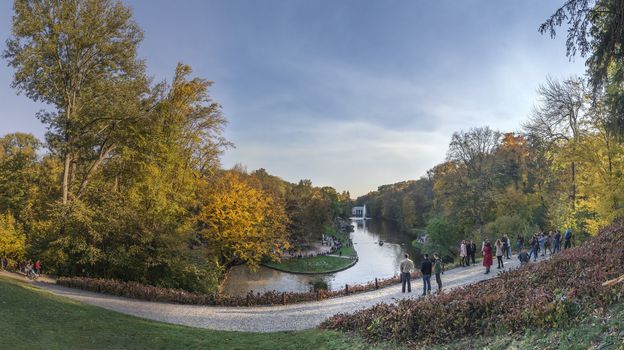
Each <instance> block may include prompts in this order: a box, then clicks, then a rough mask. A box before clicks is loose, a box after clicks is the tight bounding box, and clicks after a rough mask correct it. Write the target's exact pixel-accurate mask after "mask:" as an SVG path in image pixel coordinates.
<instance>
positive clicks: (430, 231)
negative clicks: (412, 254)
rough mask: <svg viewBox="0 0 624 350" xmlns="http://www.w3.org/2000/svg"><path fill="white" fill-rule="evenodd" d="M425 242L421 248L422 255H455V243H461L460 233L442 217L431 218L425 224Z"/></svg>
mask: <svg viewBox="0 0 624 350" xmlns="http://www.w3.org/2000/svg"><path fill="white" fill-rule="evenodd" d="M426 231H427V241H426V243H425V244H424V246H423V253H428V254H433V253H436V252H437V253H440V254H443V255H451V256H455V255H457V247H459V246H458V245H457V244H456V242H458V241H461V239H462V235H461V231H459V230H457V229H456V228H455V227H453V225H451V224H450V223H449V222H448V221H447V220H446V219H445V218H444V217H433V218H431V219H430V220H429V223H428V224H427V229H426Z"/></svg>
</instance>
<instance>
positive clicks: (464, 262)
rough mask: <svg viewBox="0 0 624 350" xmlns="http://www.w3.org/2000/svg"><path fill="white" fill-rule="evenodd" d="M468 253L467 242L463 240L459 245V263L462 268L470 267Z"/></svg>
mask: <svg viewBox="0 0 624 350" xmlns="http://www.w3.org/2000/svg"><path fill="white" fill-rule="evenodd" d="M467 257H468V251H467V249H466V241H465V240H463V241H462V242H461V244H460V245H459V263H460V264H461V266H469V265H470V264H468V259H467Z"/></svg>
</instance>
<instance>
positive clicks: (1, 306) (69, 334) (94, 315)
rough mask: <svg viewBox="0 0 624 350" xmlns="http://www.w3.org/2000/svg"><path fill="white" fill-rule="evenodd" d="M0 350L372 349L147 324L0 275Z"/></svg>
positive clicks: (320, 334) (298, 337)
mask: <svg viewBox="0 0 624 350" xmlns="http://www.w3.org/2000/svg"><path fill="white" fill-rule="evenodd" d="M267 322H270V320H267ZM383 348H387V347H385V346H384V347H383ZM0 349H15V350H17V349H370V345H369V344H365V343H363V342H362V341H361V340H359V339H356V338H353V337H351V336H348V335H344V334H341V333H336V332H329V331H322V330H308V331H301V332H279V333H268V334H267V333H264V334H263V333H241V332H223V331H211V330H204V329H198V328H191V327H184V326H177V325H170V324H165V323H159V322H153V321H147V320H143V319H139V318H136V317H132V316H126V315H122V314H119V313H116V312H113V311H108V310H104V309H101V308H98V307H95V306H90V305H85V304H82V303H78V302H74V301H71V300H69V299H66V298H61V297H57V296H54V295H52V294H50V293H47V292H45V291H41V290H39V289H37V288H35V287H32V286H30V285H27V284H24V283H21V282H16V281H14V280H11V279H7V278H3V277H0Z"/></svg>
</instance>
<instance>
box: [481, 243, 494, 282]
mask: <svg viewBox="0 0 624 350" xmlns="http://www.w3.org/2000/svg"><path fill="white" fill-rule="evenodd" d="M483 266H485V274H486V275H487V274H488V273H490V266H492V244H490V241H489V240H487V239H486V240H485V243H484V245H483Z"/></svg>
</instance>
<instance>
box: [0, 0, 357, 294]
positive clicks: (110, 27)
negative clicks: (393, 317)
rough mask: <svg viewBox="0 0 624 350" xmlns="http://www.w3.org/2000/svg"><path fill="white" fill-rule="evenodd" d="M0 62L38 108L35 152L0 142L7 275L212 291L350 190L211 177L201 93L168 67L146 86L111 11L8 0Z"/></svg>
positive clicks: (0, 220)
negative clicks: (37, 262)
mask: <svg viewBox="0 0 624 350" xmlns="http://www.w3.org/2000/svg"><path fill="white" fill-rule="evenodd" d="M14 10H15V13H14V16H13V31H12V34H13V35H12V37H11V38H9V40H8V41H7V48H6V50H5V51H4V55H3V56H4V58H5V59H7V60H8V62H9V64H10V66H11V67H13V69H14V71H15V75H14V80H13V86H14V87H15V88H16V89H17V90H18V91H19V92H22V93H25V94H26V95H27V96H28V97H30V98H31V99H33V100H35V101H41V102H43V103H45V104H46V105H47V106H48V109H47V110H46V111H42V112H40V113H39V115H38V117H39V119H40V120H41V121H42V122H43V123H44V124H45V125H46V127H47V130H48V132H47V134H46V139H45V141H44V142H42V141H40V140H38V139H36V138H35V137H33V136H32V135H29V134H22V133H14V134H9V135H5V136H3V137H1V138H0V193H1V195H0V257H3V258H6V259H8V260H9V262H10V264H11V265H13V266H15V265H16V264H17V263H19V261H20V260H22V259H25V258H36V259H41V261H42V263H43V267H44V270H45V271H47V272H50V273H54V274H59V275H81V276H92V277H106V278H116V279H122V280H127V281H138V282H142V283H148V284H153V285H157V286H162V287H173V288H183V289H187V290H191V291H202V292H207V291H212V290H214V289H215V288H216V286H217V285H218V283H219V280H220V279H221V278H222V276H223V273H224V272H225V270H226V269H227V268H228V267H229V266H231V265H233V264H238V263H246V264H248V265H250V266H252V267H254V266H257V265H258V264H259V263H260V262H261V261H262V260H264V259H279V258H280V256H281V254H282V253H283V251H284V250H285V249H288V248H289V247H290V246H291V245H293V244H297V245H303V244H306V242H309V241H311V240H315V239H319V238H320V235H321V234H322V233H323V229H324V228H325V226H327V225H330V224H332V222H333V220H334V219H335V218H336V217H337V216H339V215H342V214H344V213H345V212H346V210H347V209H348V205H349V196H348V193H342V194H338V193H336V191H335V190H334V189H332V188H329V187H323V188H316V187H313V186H312V184H311V182H310V181H307V180H303V181H301V182H300V183H298V184H290V183H288V182H286V181H283V180H281V179H279V178H277V177H275V176H271V175H269V174H267V173H266V171H264V170H262V169H261V170H258V171H255V172H253V173H251V174H247V173H245V172H243V171H240V169H238V170H237V169H233V170H223V169H222V168H221V166H220V162H219V156H220V154H221V153H222V152H223V151H224V150H225V149H227V148H228V147H229V146H230V145H231V144H230V142H228V141H227V140H226V139H224V138H223V136H222V131H223V128H224V127H225V124H226V119H225V118H224V117H223V115H222V113H221V107H220V105H219V104H218V103H217V102H215V101H213V100H212V99H211V98H210V96H209V93H208V92H209V88H210V86H211V84H212V83H211V82H210V81H208V80H205V79H202V78H198V77H192V76H191V74H192V72H191V68H190V67H189V66H187V65H184V64H178V66H177V68H176V70H175V74H174V76H173V78H172V80H171V82H169V83H168V82H161V83H153V82H152V79H151V78H150V77H148V76H147V74H146V69H145V62H144V61H142V60H140V59H139V58H138V57H137V46H138V45H139V43H140V42H141V39H142V32H141V30H140V29H139V28H138V26H137V25H136V23H135V22H134V21H133V20H132V15H131V12H130V10H129V9H128V8H127V7H125V6H124V5H123V4H122V3H120V2H118V1H108V0H93V1H92V0H64V1H55V2H49V1H19V0H18V1H15V3H14Z"/></svg>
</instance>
